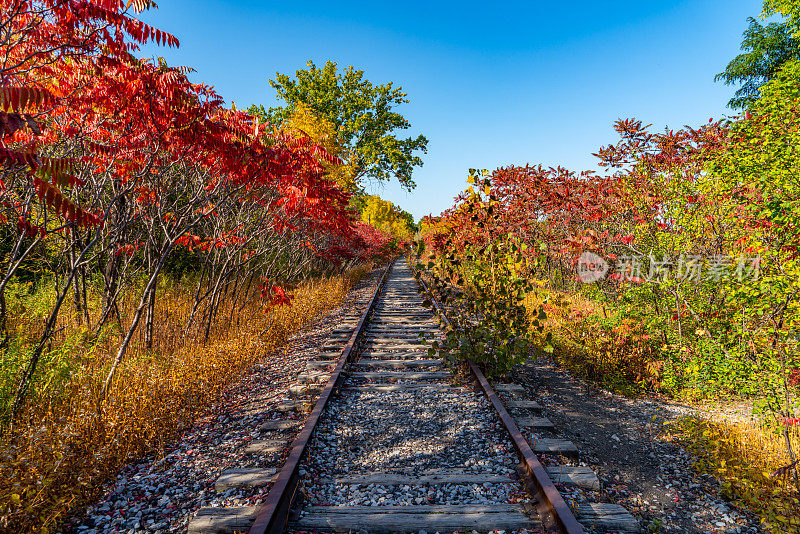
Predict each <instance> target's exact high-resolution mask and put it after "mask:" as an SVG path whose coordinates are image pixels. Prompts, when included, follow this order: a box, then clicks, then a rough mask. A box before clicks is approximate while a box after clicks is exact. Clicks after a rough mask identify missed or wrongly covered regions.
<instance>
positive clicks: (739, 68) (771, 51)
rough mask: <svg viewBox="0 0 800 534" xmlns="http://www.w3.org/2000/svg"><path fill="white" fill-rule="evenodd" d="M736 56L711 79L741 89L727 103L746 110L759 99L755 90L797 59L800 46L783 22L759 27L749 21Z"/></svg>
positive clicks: (789, 24)
mask: <svg viewBox="0 0 800 534" xmlns="http://www.w3.org/2000/svg"><path fill="white" fill-rule="evenodd" d="M747 20H748V23H749V25H748V27H747V29H746V30H745V31H744V34H743V36H744V39H743V40H742V46H741V49H742V50H743V51H744V53H742V54H739V55H738V56H736V57H735V58H733V59H732V60H731V62H730V63H728V66H727V67H726V68H725V70H724V71H723V72H721V73H719V74H717V75H716V76H715V77H714V81H720V80H722V81H723V82H725V84H726V85H741V87H740V88H739V89H737V91H736V93H735V94H734V96H733V98H731V100H730V101H729V102H728V106H730V107H731V108H734V109H735V108H746V107H748V106H749V105H750V104H752V103H753V102H755V101H756V100H757V99H758V97H759V91H758V90H759V88H760V87H761V86H762V85H763V84H764V83H766V82H767V81H769V80H771V79H773V78H774V77H775V75H776V74H777V73H778V71H779V70H780V68H781V67H782V66H783V65H784V64H786V63H787V62H788V61H791V60H792V59H797V58H799V57H800V45H798V42H797V40H796V39H795V38H794V37H793V34H794V31H795V28H794V26H793V25H792V24H791V23H790V22H788V21H786V22H772V23H770V24H767V25H762V24H760V23H759V22H758V21H757V20H755V19H754V18H752V17H751V18H749V19H747Z"/></svg>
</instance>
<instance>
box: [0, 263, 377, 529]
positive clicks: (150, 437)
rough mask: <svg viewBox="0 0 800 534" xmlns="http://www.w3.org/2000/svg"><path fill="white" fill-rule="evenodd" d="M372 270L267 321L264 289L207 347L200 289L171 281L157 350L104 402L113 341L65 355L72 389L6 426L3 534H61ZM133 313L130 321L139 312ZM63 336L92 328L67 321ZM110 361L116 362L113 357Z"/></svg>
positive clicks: (143, 354)
mask: <svg viewBox="0 0 800 534" xmlns="http://www.w3.org/2000/svg"><path fill="white" fill-rule="evenodd" d="M367 272H368V271H367V269H366V268H364V267H361V268H358V269H354V270H353V271H351V272H350V273H348V274H346V275H344V276H336V277H331V278H325V279H318V280H311V281H308V282H305V283H303V284H301V285H300V286H299V287H298V288H297V289H296V290H295V291H293V294H294V300H293V301H292V305H291V306H283V307H277V308H273V309H272V310H270V311H269V312H268V313H265V312H264V311H263V310H262V303H261V301H260V299H259V298H258V293H257V292H255V293H254V296H253V298H251V299H249V300H248V303H247V305H245V306H244V307H243V308H241V309H238V307H237V309H231V307H227V308H225V307H224V305H223V309H220V311H219V317H221V318H223V319H221V320H219V321H218V322H217V324H216V325H215V326H214V328H213V329H212V331H211V336H210V339H209V341H208V342H207V343H198V342H197V339H198V338H201V337H202V336H201V334H200V333H198V332H195V331H191V332H189V333H188V334H187V333H186V331H185V325H186V320H187V318H188V316H189V314H190V312H191V309H192V298H193V294H194V292H193V288H192V287H191V284H189V283H175V284H169V285H168V286H167V287H165V288H163V289H162V290H161V291H160V296H159V300H158V301H157V304H156V315H157V317H158V318H159V322H158V325H159V326H158V328H157V329H156V331H155V332H154V339H153V350H147V349H145V348H144V345H143V343H141V341H142V340H137V342H136V343H134V344H133V345H132V347H131V350H130V351H129V355H128V357H127V358H126V359H125V360H124V361H123V364H122V366H121V367H120V369H119V372H118V374H117V378H116V381H115V385H114V387H113V389H112V391H113V398H112V399H111V401H110V402H106V403H104V402H103V401H102V400H101V390H102V383H103V380H104V378H105V376H106V373H107V372H108V366H107V362H108V356H109V354H110V353H109V349H112V348H113V347H114V346H115V343H117V342H118V341H119V340H118V339H116V337H115V336H112V337H111V338H110V339H109V340H108V346H106V347H100V348H99V350H98V351H95V352H98V353H97V354H87V352H86V351H84V350H80V347H77V348H70V347H68V349H69V350H65V351H64V352H65V357H66V358H69V359H70V360H71V362H72V365H74V367H75V372H74V374H73V376H72V378H71V379H70V380H69V381H68V382H67V383H66V385H65V387H63V388H59V389H58V390H57V391H53V392H49V393H47V394H41V395H40V396H39V398H38V399H37V400H36V402H31V403H29V404H28V405H26V406H25V407H24V409H23V412H22V413H21V416H20V418H19V421H18V422H17V423H15V425H14V427H13V428H5V429H0V525H2V526H0V530H3V529H4V528H7V529H8V530H3V531H4V532H6V531H7V532H12V531H13V532H44V531H47V530H49V531H53V530H54V529H56V528H57V525H58V523H59V521H61V520H63V519H64V518H65V517H66V516H67V515H68V514H69V513H70V511H71V510H74V509H76V508H78V507H80V506H82V505H86V504H87V503H88V502H91V501H92V500H93V499H96V498H97V497H99V495H100V493H101V491H102V489H103V488H102V485H103V483H105V482H106V481H107V480H108V479H109V478H110V477H113V475H114V474H115V473H117V472H118V471H119V469H120V468H121V467H122V466H124V465H125V464H127V463H128V462H130V461H131V460H132V459H135V458H140V457H142V456H144V455H147V454H155V455H156V456H158V454H159V453H160V451H163V450H164V448H165V447H166V446H167V445H168V443H169V442H170V441H173V440H174V439H175V438H177V437H178V436H179V435H180V433H181V431H183V430H184V429H185V428H187V427H188V426H189V425H191V424H192V422H193V421H195V420H196V419H197V418H198V417H199V416H203V415H204V414H206V413H207V412H206V410H207V409H208V407H209V406H210V405H212V404H213V403H214V402H216V401H217V399H219V397H220V394H221V393H222V391H223V390H224V388H225V387H226V386H227V385H228V384H231V383H232V382H234V381H236V380H237V379H239V378H240V377H241V376H242V373H244V372H245V371H246V370H247V369H248V368H250V367H252V366H253V365H254V364H256V363H257V362H259V361H261V362H264V364H265V365H269V362H270V361H271V359H273V358H274V359H276V360H277V359H278V358H279V356H277V355H275V353H276V351H277V349H279V348H280V347H281V346H283V345H284V344H285V343H286V341H287V339H288V338H289V337H290V336H291V335H292V334H294V333H296V332H298V331H300V330H301V329H302V328H303V327H305V326H306V325H307V324H308V323H310V322H311V321H313V320H314V318H315V317H317V316H319V315H320V314H321V313H323V312H324V311H326V310H328V309H331V308H333V307H335V306H337V305H339V303H340V302H341V301H342V299H343V297H344V296H345V295H346V293H347V291H348V290H349V289H350V288H351V287H352V286H353V285H354V284H355V283H356V282H357V281H358V280H359V279H360V278H363V277H364V276H365V275H366V273H367ZM130 308H131V303H127V305H124V306H123V309H122V311H123V315H127V314H129V313H130V312H131V309H130ZM62 315H63V316H64V318H63V320H60V321H61V322H60V324H59V326H60V327H61V329H60V333H61V339H62V341H61V342H62V343H63V339H64V338H68V337H70V332H78V331H80V330H81V329H82V328H83V327H82V326H81V325H80V323H78V322H76V321H75V318H74V316H70V314H62ZM104 353H105V354H104Z"/></svg>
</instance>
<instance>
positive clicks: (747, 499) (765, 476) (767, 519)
mask: <svg viewBox="0 0 800 534" xmlns="http://www.w3.org/2000/svg"><path fill="white" fill-rule="evenodd" d="M669 430H670V433H671V438H672V439H673V440H675V441H677V442H678V443H679V444H681V445H682V446H683V447H685V448H686V449H688V450H689V451H691V452H692V453H693V454H694V455H695V456H696V457H697V460H696V461H695V468H696V469H697V470H699V471H700V472H703V473H708V474H711V475H713V476H715V477H717V478H718V479H719V480H720V482H721V483H722V490H723V492H724V493H725V496H726V497H728V498H729V499H731V500H733V501H734V502H736V503H737V504H739V505H740V506H744V507H747V508H749V509H750V510H752V511H754V512H755V513H757V514H758V515H759V517H760V518H761V521H762V526H764V527H766V529H767V530H768V531H770V532H775V533H778V532H780V533H787V534H790V533H798V532H800V491H798V488H797V487H795V485H794V483H793V482H794V481H793V477H792V473H791V471H784V472H782V471H781V469H780V468H782V467H784V466H786V465H788V464H790V463H791V462H792V460H791V458H789V455H788V453H787V452H786V448H785V444H784V441H783V439H784V438H783V437H782V436H779V435H777V434H773V433H770V432H765V431H763V430H762V429H760V428H758V427H757V426H755V425H753V424H752V423H749V422H742V421H733V420H722V421H712V420H709V419H706V418H701V417H690V416H687V417H682V418H681V419H679V420H678V421H676V422H675V423H674V424H672V425H671V426H670V427H669ZM790 440H791V441H792V444H793V446H794V449H795V450H797V449H798V448H799V447H800V432H798V430H797V428H796V427H795V428H794V429H793V430H792V433H791V436H790Z"/></svg>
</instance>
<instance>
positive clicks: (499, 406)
mask: <svg viewBox="0 0 800 534" xmlns="http://www.w3.org/2000/svg"><path fill="white" fill-rule="evenodd" d="M408 265H409V266H410V267H411V269H412V270H416V269H414V266H413V265H411V262H410V261H409V262H408ZM417 281H418V283H419V284H420V286H421V287H422V288H423V289H424V290H425V292H426V293H427V294H429V295H430V296H431V304H432V305H433V307H434V308H435V309H436V314H437V315H438V316H439V317H440V318H441V320H442V322H444V323H445V325H446V326H450V321H449V320H448V319H447V315H446V314H445V312H444V310H443V309H442V307H441V306H439V303H438V302H436V299H435V298H433V297H434V295H433V293H432V292H431V291H429V290H428V285H427V284H426V283H425V281H424V280H423V279H422V276H421V275H420V277H419V278H417ZM467 363H469V368H470V370H471V371H472V374H473V376H474V377H475V379H476V380H477V382H478V385H480V387H481V390H482V391H483V394H484V395H485V396H486V398H487V399H489V402H491V403H492V406H493V407H494V409H495V411H496V412H497V415H498V416H499V417H500V421H502V423H503V426H504V427H505V428H506V430H507V431H508V433H509V434H510V435H511V441H512V442H513V443H514V448H515V449H516V450H517V453H518V454H519V455H520V457H521V458H522V460H523V467H524V470H525V474H526V477H525V478H526V480H525V482H526V487H527V490H528V492H529V493H530V494H531V495H532V496H533V497H534V498H535V499H536V505H537V506H536V507H537V511H538V512H539V515H540V516H541V518H542V525H544V527H545V528H546V529H547V530H548V533H550V532H558V533H561V534H584V530H583V526H582V525H581V524H580V523H579V522H578V520H577V519H575V515H574V514H573V513H572V510H571V509H570V507H569V505H568V504H567V503H566V501H564V498H563V497H562V496H561V494H560V493H559V492H558V489H557V488H556V487H555V485H554V484H553V481H552V480H550V476H549V475H548V474H547V470H545V468H544V466H543V465H542V463H541V462H540V461H539V458H538V457H537V456H536V454H535V453H534V452H533V449H531V446H530V444H529V443H528V440H526V439H525V436H523V435H522V432H520V430H519V427H518V426H517V423H516V421H514V418H513V417H511V414H509V413H508V410H506V407H505V406H504V405H503V402H502V401H501V400H500V398H499V397H498V396H497V393H495V391H494V388H492V386H491V384H489V381H488V380H486V377H485V376H484V374H483V372H482V371H481V370H480V368H479V367H478V366H477V365H475V362H473V361H472V360H467Z"/></svg>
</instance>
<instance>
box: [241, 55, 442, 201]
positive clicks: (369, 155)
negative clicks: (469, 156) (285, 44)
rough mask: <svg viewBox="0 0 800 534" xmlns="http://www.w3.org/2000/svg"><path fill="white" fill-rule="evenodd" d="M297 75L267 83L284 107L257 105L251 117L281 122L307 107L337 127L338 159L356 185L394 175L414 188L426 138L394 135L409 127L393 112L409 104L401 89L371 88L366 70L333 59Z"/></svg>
mask: <svg viewBox="0 0 800 534" xmlns="http://www.w3.org/2000/svg"><path fill="white" fill-rule="evenodd" d="M295 76H296V77H295V78H292V77H291V76H289V75H286V74H280V73H277V75H276V78H275V79H274V80H270V82H269V83H270V85H271V86H272V87H273V88H274V89H275V90H276V91H277V93H278V96H279V97H280V98H282V99H283V100H284V101H285V102H286V105H285V106H284V107H275V108H269V109H266V108H264V106H253V107H251V108H250V113H252V114H255V115H258V116H259V117H261V118H262V119H263V120H266V121H269V122H272V123H274V124H283V123H284V122H285V121H288V120H290V119H291V118H292V116H293V115H294V114H295V110H296V109H297V108H298V106H305V107H307V108H308V109H310V110H311V111H312V112H313V113H314V114H315V115H316V116H317V117H320V118H322V119H324V120H325V121H328V122H329V123H331V124H333V126H334V127H335V128H336V130H337V132H338V134H339V137H340V140H341V142H342V145H343V147H344V149H345V150H344V153H342V154H339V156H340V157H341V158H342V159H344V160H346V162H347V165H348V166H349V167H350V170H351V172H352V179H353V180H354V181H356V182H359V181H360V179H361V178H363V177H370V178H374V179H376V180H389V179H391V178H392V177H396V178H397V179H398V180H399V182H400V184H401V185H403V186H404V187H405V188H406V189H408V190H411V189H413V188H414V185H415V184H414V181H413V180H412V177H411V175H412V172H413V170H414V167H419V166H421V165H422V159H421V158H420V157H419V156H418V155H416V154H417V153H419V152H422V153H425V152H426V151H427V144H428V140H427V139H426V138H425V136H423V135H419V136H417V137H408V138H405V139H402V138H398V137H397V135H396V134H395V133H394V132H396V131H398V130H407V129H408V128H410V127H411V124H410V123H409V121H408V120H407V119H406V118H405V117H403V116H402V115H400V114H399V113H397V112H396V111H394V109H395V107H397V106H399V105H401V104H405V103H408V102H409V100H408V98H407V95H406V93H404V92H403V91H402V88H400V87H394V84H393V83H392V82H389V83H387V84H383V85H373V84H372V83H371V82H370V81H369V80H367V79H365V78H364V71H362V70H355V69H354V68H353V67H352V66H350V67H347V68H346V69H344V70H343V71H341V72H340V71H339V70H338V66H337V64H336V63H335V62H332V61H328V62H327V63H326V64H325V66H324V67H322V68H318V67H317V66H316V65H314V63H313V62H311V61H309V62H308V69H305V70H303V69H300V70H298V71H297V72H296V73H295Z"/></svg>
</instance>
